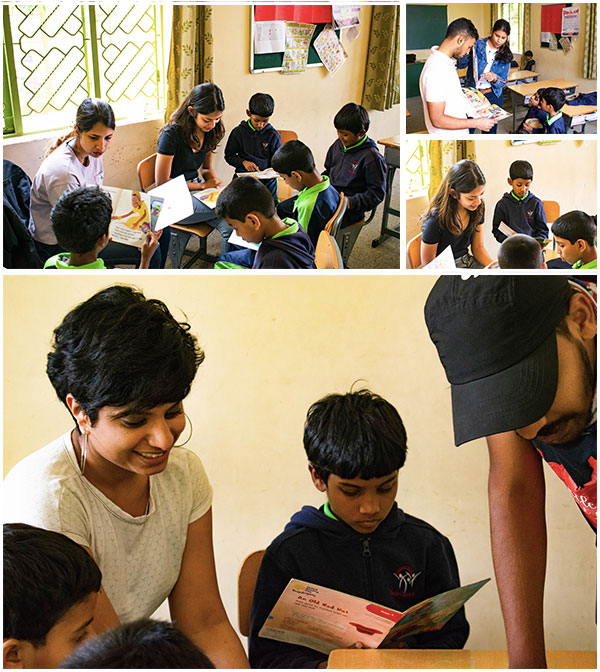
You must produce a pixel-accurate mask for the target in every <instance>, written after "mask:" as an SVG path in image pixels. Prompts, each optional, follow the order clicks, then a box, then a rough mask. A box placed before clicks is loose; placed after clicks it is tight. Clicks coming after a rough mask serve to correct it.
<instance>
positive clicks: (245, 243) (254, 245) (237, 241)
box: [227, 231, 259, 250]
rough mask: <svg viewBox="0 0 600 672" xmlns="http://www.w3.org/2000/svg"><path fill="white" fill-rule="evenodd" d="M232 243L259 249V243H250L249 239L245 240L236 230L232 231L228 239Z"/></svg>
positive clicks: (250, 248)
mask: <svg viewBox="0 0 600 672" xmlns="http://www.w3.org/2000/svg"><path fill="white" fill-rule="evenodd" d="M227 242H228V243H229V244H230V245H238V246H239V247H247V248H248V249H249V250H258V248H259V243H249V242H248V241H247V240H244V239H243V238H242V237H241V236H238V234H237V233H236V232H235V231H232V233H231V235H230V236H229V240H228V241H227Z"/></svg>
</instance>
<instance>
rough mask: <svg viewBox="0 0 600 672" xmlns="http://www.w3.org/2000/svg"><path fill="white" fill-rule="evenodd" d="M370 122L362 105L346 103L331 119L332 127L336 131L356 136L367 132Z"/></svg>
mask: <svg viewBox="0 0 600 672" xmlns="http://www.w3.org/2000/svg"><path fill="white" fill-rule="evenodd" d="M370 124H371V120H370V119H369V113H368V112H367V110H365V108H364V107H363V106H362V105H357V104H356V103H346V104H345V105H344V107H342V108H341V109H340V111H339V112H338V113H337V114H336V115H335V117H334V118H333V125H334V126H335V128H336V129H337V130H338V131H350V133H354V135H358V134H359V133H360V132H361V131H364V132H365V133H366V132H367V131H368V130H369V126H370Z"/></svg>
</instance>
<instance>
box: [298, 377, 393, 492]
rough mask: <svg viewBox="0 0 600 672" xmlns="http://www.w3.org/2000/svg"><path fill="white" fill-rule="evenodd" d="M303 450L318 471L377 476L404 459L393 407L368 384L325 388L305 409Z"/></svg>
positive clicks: (343, 475)
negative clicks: (339, 391) (365, 387)
mask: <svg viewBox="0 0 600 672" xmlns="http://www.w3.org/2000/svg"><path fill="white" fill-rule="evenodd" d="M304 450H305V451H306V455H307V457H308V460H309V462H310V463H311V464H312V465H313V467H314V468H315V471H316V472H317V474H318V475H319V477H320V478H321V479H322V480H323V481H324V482H325V483H327V480H328V478H329V476H330V474H335V475H336V476H339V477H340V478H363V479H365V480H367V479H370V478H381V477H382V476H386V475H387V474H391V473H392V472H393V471H396V470H397V469H400V468H401V467H402V466H403V465H404V462H405V460H406V430H405V429H404V424H403V423H402V419H401V418H400V415H399V414H398V411H397V410H396V409H395V408H394V407H393V406H392V404H390V403H389V402H388V401H386V400H385V399H383V398H382V397H380V396H379V395H377V394H374V393H373V392H371V391H370V390H358V391H357V392H349V393H348V394H328V395H327V396H325V397H323V398H322V399H319V401H316V402H315V403H314V404H313V405H312V406H311V407H310V408H309V409H308V413H307V416H306V422H305V423H304Z"/></svg>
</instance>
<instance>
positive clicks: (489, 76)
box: [483, 72, 498, 82]
mask: <svg viewBox="0 0 600 672" xmlns="http://www.w3.org/2000/svg"><path fill="white" fill-rule="evenodd" d="M483 78H484V79H485V80H487V81H488V82H496V81H497V80H498V75H497V74H496V73H495V72H484V73H483Z"/></svg>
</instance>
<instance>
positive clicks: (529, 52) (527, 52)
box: [523, 49, 533, 58]
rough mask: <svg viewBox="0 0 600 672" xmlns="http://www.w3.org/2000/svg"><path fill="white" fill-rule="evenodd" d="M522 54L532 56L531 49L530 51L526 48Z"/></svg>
mask: <svg viewBox="0 0 600 672" xmlns="http://www.w3.org/2000/svg"><path fill="white" fill-rule="evenodd" d="M523 55H524V56H531V57H532V58H533V51H531V49H528V50H527V51H526V52H525V53H524V54H523Z"/></svg>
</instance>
